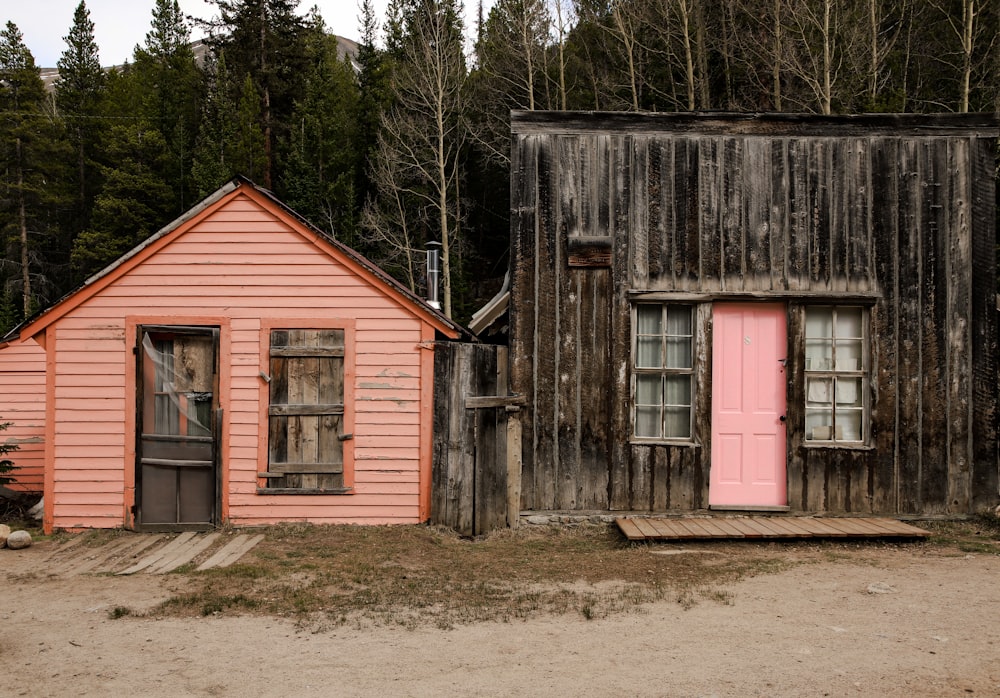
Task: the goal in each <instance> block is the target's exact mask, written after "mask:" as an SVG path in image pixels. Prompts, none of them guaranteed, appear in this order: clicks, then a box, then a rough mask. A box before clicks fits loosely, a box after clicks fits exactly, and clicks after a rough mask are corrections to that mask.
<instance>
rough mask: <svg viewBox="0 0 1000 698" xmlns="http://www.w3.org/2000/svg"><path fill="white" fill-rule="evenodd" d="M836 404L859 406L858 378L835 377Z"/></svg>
mask: <svg viewBox="0 0 1000 698" xmlns="http://www.w3.org/2000/svg"><path fill="white" fill-rule="evenodd" d="M837 406H838V407H841V406H850V407H861V379H860V378H841V377H838V378H837Z"/></svg>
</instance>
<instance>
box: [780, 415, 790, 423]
mask: <svg viewBox="0 0 1000 698" xmlns="http://www.w3.org/2000/svg"><path fill="white" fill-rule="evenodd" d="M778 420H779V421H781V422H787V421H788V417H786V416H785V415H781V416H780V417H778Z"/></svg>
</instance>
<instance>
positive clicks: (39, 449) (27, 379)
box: [0, 341, 45, 494]
mask: <svg viewBox="0 0 1000 698" xmlns="http://www.w3.org/2000/svg"><path fill="white" fill-rule="evenodd" d="M5 422H6V423H10V426H9V427H8V428H7V429H6V430H5V431H0V443H4V444H15V445H16V446H17V451H15V452H13V453H10V454H8V455H7V456H6V457H7V458H9V459H10V460H12V461H14V465H15V466H16V468H17V469H16V470H14V471H13V472H12V473H9V474H8V475H7V477H12V478H14V481H13V482H11V483H10V484H9V485H7V487H9V488H11V489H13V490H21V491H24V492H32V493H38V494H41V493H42V485H43V474H44V471H45V350H44V349H42V348H41V347H40V346H38V344H36V343H35V342H32V341H27V342H15V343H12V344H0V423H5Z"/></svg>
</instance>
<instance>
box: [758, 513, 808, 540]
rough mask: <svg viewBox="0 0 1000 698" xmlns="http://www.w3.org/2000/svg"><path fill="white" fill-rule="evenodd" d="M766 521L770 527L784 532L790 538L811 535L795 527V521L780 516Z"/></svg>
mask: <svg viewBox="0 0 1000 698" xmlns="http://www.w3.org/2000/svg"><path fill="white" fill-rule="evenodd" d="M766 521H767V523H768V525H769V526H773V527H774V528H777V529H779V530H782V531H784V532H785V533H786V534H787V535H790V536H795V537H797V538H801V537H804V536H808V535H809V534H808V533H807V532H806V531H804V530H802V529H801V528H800V527H798V526H796V525H795V519H783V518H781V517H780V516H775V517H773V518H769V519H766Z"/></svg>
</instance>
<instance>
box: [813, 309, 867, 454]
mask: <svg viewBox="0 0 1000 698" xmlns="http://www.w3.org/2000/svg"><path fill="white" fill-rule="evenodd" d="M805 314H806V332H805V402H806V404H805V419H806V423H805V438H806V441H807V442H809V441H812V442H833V443H864V442H865V441H866V439H867V438H868V392H867V389H866V387H865V386H867V385H868V374H869V368H868V352H867V347H868V311H867V310H866V309H865V308H862V307H860V306H809V307H807V308H806V309H805Z"/></svg>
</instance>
